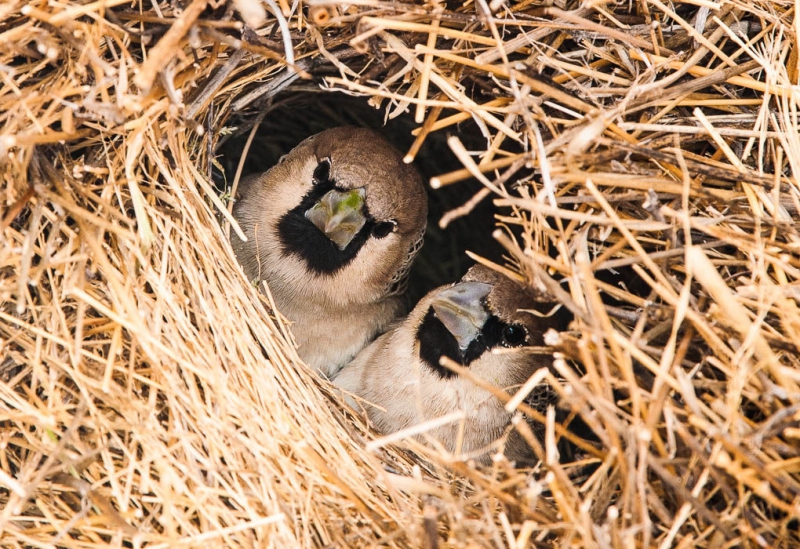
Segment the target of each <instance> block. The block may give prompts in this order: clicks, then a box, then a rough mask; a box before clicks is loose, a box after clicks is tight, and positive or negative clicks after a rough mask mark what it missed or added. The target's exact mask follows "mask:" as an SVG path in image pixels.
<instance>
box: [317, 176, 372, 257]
mask: <svg viewBox="0 0 800 549" xmlns="http://www.w3.org/2000/svg"><path fill="white" fill-rule="evenodd" d="M365 196H366V192H365V191H364V189H352V190H349V191H344V192H342V191H337V190H336V189H334V190H332V191H328V192H327V193H326V194H325V196H323V197H322V198H320V199H319V202H317V203H316V204H314V206H312V207H311V208H310V209H308V210H307V211H306V213H305V216H306V219H308V220H309V221H311V222H312V223H313V224H314V225H316V227H317V228H318V229H319V230H320V231H322V232H323V233H325V236H327V237H328V238H329V239H331V241H332V242H333V243H334V244H336V245H337V246H338V247H339V249H340V250H344V249H345V248H346V247H347V245H348V244H350V242H351V241H352V240H353V237H354V236H355V235H356V234H357V233H358V231H360V230H361V228H362V227H363V226H364V224H365V223H366V222H367V219H366V218H365V217H364V213H363V209H364V197H365Z"/></svg>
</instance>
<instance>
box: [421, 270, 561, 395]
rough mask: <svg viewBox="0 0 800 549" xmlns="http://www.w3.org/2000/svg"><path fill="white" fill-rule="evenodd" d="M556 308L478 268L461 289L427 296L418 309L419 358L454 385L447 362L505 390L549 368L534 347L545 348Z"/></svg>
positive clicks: (455, 286) (458, 286) (456, 286)
mask: <svg viewBox="0 0 800 549" xmlns="http://www.w3.org/2000/svg"><path fill="white" fill-rule="evenodd" d="M552 308H553V304H552V303H549V302H548V303H545V302H543V301H542V299H541V297H540V296H537V295H536V294H535V293H534V292H533V291H531V290H530V289H529V288H526V287H524V286H522V285H521V284H518V283H517V282H515V281H513V280H511V279H510V278H508V277H506V276H504V275H502V274H500V273H497V272H495V271H493V270H491V269H489V268H486V267H483V266H480V265H477V266H475V267H473V268H472V269H470V270H469V272H467V274H466V275H465V276H464V277H463V278H462V279H461V280H460V281H459V282H457V283H455V284H453V285H451V286H444V287H442V288H439V289H437V290H434V291H432V292H431V293H429V294H428V295H427V296H426V297H425V298H424V299H423V300H422V301H421V302H420V304H419V305H418V306H417V308H415V310H414V313H412V314H416V315H418V319H417V320H418V327H417V331H416V343H417V352H418V354H419V358H420V361H421V363H422V365H423V367H424V368H427V369H428V370H429V371H430V372H431V373H432V374H433V375H436V376H437V377H439V378H441V379H444V380H454V379H456V378H457V374H456V373H455V372H453V371H452V370H450V369H448V368H446V367H445V366H442V365H441V364H440V359H441V357H442V356H446V357H448V358H450V359H451V360H453V361H455V362H456V363H457V364H459V365H461V366H463V367H466V368H469V369H470V370H471V371H472V372H473V373H475V374H476V375H477V376H478V377H480V378H482V379H484V380H486V381H489V382H491V383H493V384H494V385H496V386H498V387H501V388H510V387H513V386H517V385H519V384H522V383H524V382H525V381H526V380H527V379H528V377H530V376H531V374H533V372H534V371H536V370H537V369H538V368H540V367H542V366H545V365H546V364H547V362H546V360H545V359H544V357H543V356H541V355H537V354H533V353H531V350H532V349H531V347H535V346H543V345H544V341H543V337H544V332H545V331H547V329H548V328H550V327H552V326H553V325H554V324H555V322H554V320H553V319H552V318H548V317H547V316H546V315H547V313H548V311H550V310H551V309H552Z"/></svg>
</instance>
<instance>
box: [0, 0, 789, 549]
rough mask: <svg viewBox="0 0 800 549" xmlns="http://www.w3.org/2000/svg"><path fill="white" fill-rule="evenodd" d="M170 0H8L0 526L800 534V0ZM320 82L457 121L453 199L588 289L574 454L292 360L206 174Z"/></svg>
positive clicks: (655, 539) (141, 539) (637, 537)
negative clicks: (287, 93)
mask: <svg viewBox="0 0 800 549" xmlns="http://www.w3.org/2000/svg"><path fill="white" fill-rule="evenodd" d="M177 4H178V3H177V2H161V3H158V4H156V3H153V4H151V3H149V2H147V3H145V2H142V3H141V4H140V3H137V2H133V3H132V2H131V1H130V0H125V1H117V0H107V1H98V2H89V1H86V2H44V1H38V0H36V1H32V2H22V1H18V0H8V1H7V2H5V3H4V4H2V5H0V79H1V80H0V175H1V176H2V181H3V186H2V198H1V200H2V205H3V206H2V212H1V215H0V224H2V240H0V247H1V248H0V249H1V250H2V252H1V254H2V255H0V296H2V305H1V306H0V338H2V339H0V356H1V357H2V358H0V361H1V362H0V422H2V423H1V424H2V430H1V431H0V447H2V449H3V452H2V454H0V544H2V545H3V546H4V547H23V546H24V547H54V546H58V547H70V548H72V547H81V548H85V547H100V546H102V547H105V546H107V545H113V546H128V547H130V546H137V547H138V546H147V547H175V546H181V545H182V546H205V547H208V546H223V545H224V546H232V547H245V546H248V547H249V546H275V547H292V546H312V545H320V546H336V547H345V546H367V545H376V544H377V545H389V546H423V545H425V544H428V545H435V544H437V543H438V544H446V545H448V546H451V545H452V546H463V547H524V546H529V545H556V546H590V547H595V546H596V547H622V546H627V547H630V546H637V547H651V546H653V547H655V546H657V547H672V546H679V547H694V546H697V547H725V546H730V547H732V546H749V547H757V546H763V547H770V546H771V547H788V546H796V545H797V544H798V543H800V534H799V533H798V521H797V519H796V517H797V515H798V513H800V461H799V460H798V455H800V442H798V438H800V423H799V422H798V419H800V392H798V384H799V383H800V375H799V374H798V372H800V365H799V364H798V358H797V356H798V344H799V343H800V309H798V305H797V299H798V296H799V295H800V291H799V290H798V281H799V280H800V276H799V275H800V255H798V243H800V238H798V232H797V230H796V226H795V224H794V220H795V218H796V217H797V215H798V211H800V185H798V179H797V173H798V171H799V170H800V128H798V118H797V115H798V105H800V101H798V87H797V85H798V74H799V73H798V43H797V36H798V32H800V31H799V30H798V28H797V23H796V17H797V14H796V7H795V5H794V4H792V3H789V2H774V1H766V0H747V1H735V2H724V3H723V2H719V3H717V2H713V1H710V0H693V1H691V2H673V3H671V4H665V3H663V2H662V1H661V0H643V1H641V2H636V3H621V4H619V5H614V4H603V3H586V4H583V5H579V3H578V2H576V1H574V0H556V2H555V3H554V4H551V5H549V6H547V5H545V3H544V2H528V1H523V2H518V3H515V4H507V3H504V2H503V1H502V0H496V1H492V2H491V4H489V5H487V3H486V1H485V0H476V1H475V2H474V3H472V2H470V3H469V4H468V5H466V6H462V5H460V4H458V3H446V4H442V3H430V4H406V3H399V2H380V1H378V0H361V1H359V2H354V3H350V4H347V5H344V4H340V3H338V2H335V1H334V2H326V1H320V0H310V1H309V2H307V3H306V4H305V5H303V6H299V7H298V6H297V5H296V4H295V5H293V6H291V5H289V3H288V2H286V1H285V0H284V1H279V2H273V1H268V2H267V3H266V4H263V5H262V4H261V3H260V2H256V1H255V0H238V1H232V2H230V3H225V2H219V3H213V2H210V1H207V0H192V1H187V2H186V3H185V5H184V9H182V10H181V9H178V8H176V6H177ZM264 6H266V7H267V8H269V9H266V11H265V8H264ZM239 14H241V17H244V18H245V19H246V20H247V21H248V22H250V23H251V25H253V26H254V27H257V29H258V30H257V31H256V32H254V31H251V30H249V29H243V27H242V24H241V23H240V22H238V21H239ZM321 73H322V75H323V76H326V78H324V80H321V79H320V75H321ZM309 77H314V78H316V80H313V81H307V80H304V78H309ZM320 81H322V82H323V86H324V87H325V88H329V89H331V90H341V91H344V92H347V93H358V94H366V95H369V96H372V98H373V101H374V102H375V104H380V106H381V107H382V108H384V109H386V112H387V113H389V114H390V115H395V114H398V113H400V112H403V111H408V112H410V113H411V115H413V116H414V117H415V119H416V122H417V123H418V124H419V128H418V130H417V131H416V132H415V135H416V140H417V141H416V142H415V143H414V145H413V146H412V147H411V150H410V152H409V156H410V157H413V156H415V154H416V153H417V151H421V150H425V147H426V142H427V141H428V140H430V139H431V138H432V137H433V136H436V135H442V134H444V133H448V132H449V133H452V134H453V135H454V137H451V138H450V139H449V141H448V143H449V145H450V147H451V149H452V151H453V153H454V154H455V155H456V156H457V157H458V159H459V160H460V161H461V162H462V164H463V169H461V170H459V171H456V172H450V173H441V174H437V177H436V178H434V179H433V180H432V186H433V187H441V186H445V185H461V184H463V183H459V182H463V181H464V180H466V179H468V178H470V177H475V178H477V179H478V180H479V181H481V182H482V183H483V185H484V188H485V190H482V191H480V192H479V194H478V195H476V196H474V197H473V196H472V193H464V194H463V197H462V203H463V204H464V206H463V207H461V208H458V209H456V210H454V211H453V212H452V213H451V214H450V215H449V216H447V217H446V218H445V219H443V221H442V224H447V223H449V222H451V221H452V220H453V219H454V218H456V217H457V216H459V215H467V214H468V213H469V212H470V210H471V209H472V208H473V207H474V206H475V205H476V204H477V203H478V202H480V201H485V200H494V203H495V205H496V206H497V208H498V223H499V224H500V227H501V228H500V229H499V230H498V232H497V233H496V237H497V240H498V246H503V247H504V248H505V251H506V254H507V257H508V263H509V265H510V266H511V267H512V268H513V269H515V270H517V271H519V272H522V273H524V274H525V275H526V276H527V277H528V278H529V280H531V281H538V282H540V283H544V284H546V285H548V286H549V287H550V288H551V291H554V292H557V294H558V296H559V299H560V300H561V301H562V302H563V303H564V304H565V306H567V307H569V308H570V310H571V311H572V312H573V313H574V315H575V321H574V323H573V326H572V330H571V331H570V332H568V333H562V334H559V335H558V337H553V338H552V344H553V345H554V346H555V347H557V350H558V353H559V354H557V355H556V357H557V360H556V361H555V368H556V369H557V370H558V371H559V373H560V375H561V377H562V379H560V380H554V379H551V383H553V384H554V385H555V387H556V389H557V390H558V391H559V392H560V393H561V394H562V395H563V397H564V398H563V405H564V406H565V407H566V408H567V409H568V410H572V411H573V412H574V413H575V414H578V415H579V416H580V417H581V418H582V420H583V421H584V422H585V423H586V424H587V425H588V426H589V428H591V430H592V431H593V432H594V433H595V436H596V438H597V439H598V442H596V443H593V444H589V443H587V442H582V441H580V440H578V441H577V443H578V444H579V445H582V446H583V447H584V451H583V452H581V453H579V454H578V455H579V456H581V457H580V461H576V462H570V461H569V460H562V461H561V462H560V461H559V459H558V457H557V455H556V453H555V440H556V436H557V434H559V433H561V432H562V431H563V430H562V429H560V427H559V426H558V425H557V424H555V422H554V420H553V415H552V413H551V414H549V415H548V416H547V417H540V419H542V420H543V421H544V422H545V423H546V424H547V435H546V437H545V440H544V441H543V442H540V441H537V440H534V439H531V441H532V442H533V443H534V445H535V446H537V448H538V450H539V451H540V452H541V456H542V464H541V466H540V467H539V468H537V469H536V470H535V471H532V472H526V471H514V470H512V469H510V468H509V467H508V464H507V463H506V462H505V461H503V459H502V458H499V459H498V460H497V462H496V464H495V466H493V467H492V468H489V469H487V470H477V469H475V468H474V467H472V466H471V465H470V464H469V463H466V462H463V461H460V460H459V459H458V456H447V455H441V454H438V453H436V452H435V451H433V450H430V449H426V448H425V447H422V446H420V445H419V444H417V443H414V442H408V443H407V444H405V445H404V447H403V448H405V449H403V448H398V447H397V446H394V445H384V444H383V443H384V442H386V441H385V440H374V436H373V435H371V434H369V433H368V432H367V431H365V430H364V429H363V427H362V426H360V425H359V424H358V423H357V422H355V421H354V420H353V418H351V417H349V416H347V415H346V413H343V411H342V410H341V409H340V407H339V406H338V405H337V404H336V403H335V402H334V401H333V400H331V399H330V398H329V396H328V395H327V394H326V391H327V389H326V388H324V387H319V386H318V384H317V383H316V382H315V381H314V378H313V376H312V375H311V374H309V373H307V372H306V371H305V370H304V369H303V368H298V367H296V365H297V363H298V359H297V357H296V354H295V351H294V350H293V348H292V345H291V341H290V336H289V335H288V332H287V328H286V326H285V325H284V324H283V323H282V321H281V319H280V318H279V317H278V316H276V315H275V314H274V313H271V312H270V311H271V308H270V306H269V303H268V298H263V297H262V298H259V294H258V292H257V291H256V289H254V288H251V287H249V286H248V285H247V284H246V282H245V281H244V279H243V277H242V275H241V274H240V272H239V270H238V267H237V266H236V264H235V261H234V260H233V259H232V257H231V254H230V250H229V246H228V244H227V243H226V237H225V235H224V232H223V229H222V228H221V225H220V220H222V219H223V218H224V217H225V216H226V212H227V207H228V205H227V204H225V197H222V198H220V197H219V196H218V194H219V193H218V191H217V189H216V188H215V186H214V183H213V182H212V178H211V174H212V172H213V171H214V168H213V156H214V155H215V154H216V150H217V147H218V144H219V143H220V142H221V140H224V136H225V135H226V133H227V132H228V131H229V130H230V128H229V126H230V124H231V123H233V122H236V124H239V123H240V122H241V121H242V120H247V119H249V120H250V121H251V124H252V121H254V120H256V119H257V117H258V112H260V111H261V109H262V108H263V105H264V104H270V102H271V101H273V100H274V99H275V97H276V96H277V94H278V93H279V92H281V91H283V90H285V89H293V88H296V87H298V86H301V85H304V86H306V87H307V86H308V85H309V83H315V82H316V83H319V82H320ZM304 82H305V83H304ZM314 85H316V84H314ZM465 121H472V124H471V125H469V124H467V125H464V124H462V123H464V122H465ZM459 124H461V125H460V126H459ZM240 131H243V132H245V133H246V132H247V131H249V130H248V128H240ZM460 131H465V132H466V131H472V132H478V133H482V134H483V135H484V137H485V144H486V146H485V150H484V151H481V154H479V155H475V154H474V152H468V151H467V149H466V147H465V146H464V145H463V144H462V139H460V138H459V137H455V136H457V135H458V134H459V132H460ZM227 177H228V178H229V179H231V178H233V179H237V178H238V175H237V176H236V177H234V174H233V173H228V174H227ZM517 181H520V182H522V184H520V185H518V184H516V183H515V182H517ZM465 188H466V187H465ZM433 192H435V191H433ZM506 228H513V229H514V230H511V229H506ZM557 281H561V283H560V284H559V283H558V282H557ZM575 367H577V369H578V370H579V371H580V372H581V374H578V373H576V369H575ZM551 377H552V376H551ZM476 381H478V382H479V381H480V380H476ZM520 429H523V430H524V429H525V424H524V423H522V424H520ZM566 436H572V435H566ZM572 438H574V436H573V437H572ZM370 440H373V442H372V443H371V444H369V445H368V448H367V444H366V443H367V442H368V441H370ZM408 449H411V450H413V451H415V452H417V453H418V454H419V456H421V458H420V460H416V461H415V459H414V458H413V457H412V454H411V453H410V452H409V451H408ZM587 465H590V466H591V467H589V468H587V467H586V466H587Z"/></svg>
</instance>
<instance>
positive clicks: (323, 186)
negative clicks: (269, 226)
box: [278, 181, 375, 275]
mask: <svg viewBox="0 0 800 549" xmlns="http://www.w3.org/2000/svg"><path fill="white" fill-rule="evenodd" d="M334 188H335V186H334V184H333V181H325V182H320V183H318V184H317V185H315V186H314V188H313V189H311V191H309V193H308V194H307V195H306V196H305V197H304V198H303V201H302V202H300V204H299V205H298V206H297V207H295V208H293V209H292V210H290V211H289V212H288V213H286V214H285V215H284V216H283V217H282V218H281V220H280V221H279V222H278V239H279V240H280V244H281V251H282V252H283V254H284V255H295V256H297V257H299V258H300V259H301V260H303V261H304V262H305V263H306V265H308V268H309V270H310V271H312V272H313V273H314V274H318V275H319V274H334V273H336V272H337V271H339V270H340V269H343V268H344V267H346V266H347V265H348V264H349V263H350V262H351V261H353V259H355V257H356V256H357V255H358V252H359V251H360V250H361V247H362V246H363V245H364V243H365V242H366V241H367V238H369V236H370V234H371V233H372V229H373V226H374V225H375V222H374V221H373V220H372V219H371V217H370V216H369V213H368V212H365V216H366V218H367V222H366V223H365V224H364V226H363V227H362V228H361V230H360V231H358V233H356V235H355V236H354V237H353V240H351V241H350V244H348V245H347V247H346V248H345V249H344V250H340V249H339V247H338V246H337V245H336V244H335V243H334V242H333V241H331V239H329V238H328V237H327V236H326V235H325V233H323V232H322V231H321V230H319V229H318V228H317V226H316V225H314V224H313V223H312V222H311V221H309V220H308V219H306V216H305V213H306V211H308V210H309V209H310V208H312V207H313V206H314V204H316V203H317V202H318V201H319V200H320V199H321V198H322V197H323V196H325V194H326V193H327V192H328V191H331V190H333V189H334ZM339 190H341V189H339ZM365 208H366V206H365Z"/></svg>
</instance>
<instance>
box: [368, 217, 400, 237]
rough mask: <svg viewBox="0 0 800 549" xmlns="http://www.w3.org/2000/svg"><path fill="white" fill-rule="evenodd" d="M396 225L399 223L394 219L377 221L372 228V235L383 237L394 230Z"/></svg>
mask: <svg viewBox="0 0 800 549" xmlns="http://www.w3.org/2000/svg"><path fill="white" fill-rule="evenodd" d="M395 227H397V223H395V222H394V221H382V222H380V223H376V224H375V226H374V227H373V228H372V236H374V237H375V238H383V237H384V236H386V235H388V234H389V233H391V232H392V231H394V230H395Z"/></svg>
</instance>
